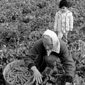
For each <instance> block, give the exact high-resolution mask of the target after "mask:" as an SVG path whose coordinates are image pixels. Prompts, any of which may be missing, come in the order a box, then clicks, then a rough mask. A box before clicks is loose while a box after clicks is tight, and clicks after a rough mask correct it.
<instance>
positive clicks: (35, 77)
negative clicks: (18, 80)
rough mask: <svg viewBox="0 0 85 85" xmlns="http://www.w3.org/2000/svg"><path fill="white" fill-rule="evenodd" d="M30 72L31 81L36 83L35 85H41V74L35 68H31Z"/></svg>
mask: <svg viewBox="0 0 85 85" xmlns="http://www.w3.org/2000/svg"><path fill="white" fill-rule="evenodd" d="M31 70H32V71H33V72H34V79H33V81H36V85H38V84H41V83H42V75H41V73H40V72H39V71H38V69H37V68H36V67H35V66H33V67H32V68H31Z"/></svg>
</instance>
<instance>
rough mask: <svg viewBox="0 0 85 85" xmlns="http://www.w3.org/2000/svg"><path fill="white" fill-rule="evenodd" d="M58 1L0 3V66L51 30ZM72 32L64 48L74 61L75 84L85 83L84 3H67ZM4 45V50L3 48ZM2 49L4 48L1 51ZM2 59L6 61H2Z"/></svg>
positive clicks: (5, 0)
mask: <svg viewBox="0 0 85 85" xmlns="http://www.w3.org/2000/svg"><path fill="white" fill-rule="evenodd" d="M59 1H60V0H0V58H1V65H3V64H4V65H6V64H7V63H9V62H10V61H12V60H14V59H16V58H17V59H18V58H22V56H24V57H25V55H26V54H28V51H29V49H30V48H31V47H32V46H33V44H34V42H35V41H36V40H37V39H39V38H41V35H42V33H43V31H44V30H45V29H47V28H48V29H53V25H54V17H55V13H56V11H58V10H59V8H58V3H59ZM68 2H69V5H70V6H71V7H70V8H69V10H71V11H72V12H73V16H74V29H73V31H72V32H69V35H68V41H69V43H68V49H69V51H70V52H71V54H72V56H73V58H74V60H75V62H76V74H77V76H75V77H77V78H76V79H77V80H76V81H75V82H76V83H77V85H78V79H80V82H82V81H81V80H82V79H81V78H83V83H81V85H83V84H84V83H85V82H84V81H85V80H84V78H85V75H84V74H85V73H84V68H85V66H84V64H85V60H84V59H85V58H84V57H85V50H84V48H85V44H84V43H85V34H84V32H85V29H84V28H85V6H84V5H85V0H82V1H81V0H68ZM4 46H5V47H4ZM3 48H4V49H3ZM4 58H5V59H6V62H5V61H4V60H3V59H4ZM2 67H3V66H2Z"/></svg>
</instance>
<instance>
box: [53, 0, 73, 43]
mask: <svg viewBox="0 0 85 85" xmlns="http://www.w3.org/2000/svg"><path fill="white" fill-rule="evenodd" d="M59 8H60V10H59V11H58V12H57V13H56V15H55V22H54V31H55V32H57V34H58V37H59V38H60V39H62V38H64V40H65V41H66V42H67V35H68V32H69V31H72V30H73V14H72V12H71V11H70V10H69V9H68V8H69V4H68V3H67V1H66V0H61V1H60V3H59Z"/></svg>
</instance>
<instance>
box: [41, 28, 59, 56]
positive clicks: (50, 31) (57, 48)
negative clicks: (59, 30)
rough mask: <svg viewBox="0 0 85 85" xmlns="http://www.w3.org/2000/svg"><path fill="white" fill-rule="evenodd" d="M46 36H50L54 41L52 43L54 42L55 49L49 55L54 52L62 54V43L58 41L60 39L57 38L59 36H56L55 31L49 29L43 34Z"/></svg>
mask: <svg viewBox="0 0 85 85" xmlns="http://www.w3.org/2000/svg"><path fill="white" fill-rule="evenodd" d="M44 35H47V36H49V37H50V38H51V39H52V42H53V48H52V50H50V51H49V52H48V55H49V54H50V53H51V52H52V51H54V52H56V53H59V52H60V41H59V39H58V37H57V34H56V33H55V32H54V31H52V30H49V29H47V30H46V31H45V32H44V33H43V36H44Z"/></svg>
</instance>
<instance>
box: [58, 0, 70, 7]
mask: <svg viewBox="0 0 85 85" xmlns="http://www.w3.org/2000/svg"><path fill="white" fill-rule="evenodd" d="M64 6H65V7H69V4H68V2H67V1H66V0H61V1H60V3H59V8H62V7H64Z"/></svg>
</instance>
